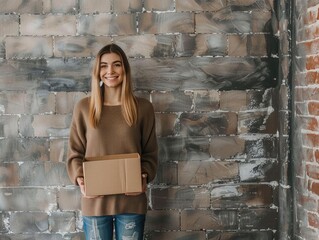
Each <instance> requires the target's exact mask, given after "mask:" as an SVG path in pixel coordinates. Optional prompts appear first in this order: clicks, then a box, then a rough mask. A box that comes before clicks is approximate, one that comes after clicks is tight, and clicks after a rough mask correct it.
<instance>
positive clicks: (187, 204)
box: [150, 187, 210, 210]
mask: <svg viewBox="0 0 319 240" xmlns="http://www.w3.org/2000/svg"><path fill="white" fill-rule="evenodd" d="M150 200H151V202H152V208H153V209H154V210H164V209H185V208H208V207H209V206H210V196H209V191H208V190H206V189H205V188H187V187H174V188H172V187H166V188H153V189H152V196H151V198H150Z"/></svg>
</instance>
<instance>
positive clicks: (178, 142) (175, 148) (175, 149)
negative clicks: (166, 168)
mask: <svg viewBox="0 0 319 240" xmlns="http://www.w3.org/2000/svg"><path fill="white" fill-rule="evenodd" d="M184 147H185V140H184V139H183V138H180V137H160V138H158V148H159V153H158V154H159V156H160V157H159V160H160V161H161V162H169V161H179V160H183V159H185V158H186V156H185V153H184V151H183V150H184Z"/></svg>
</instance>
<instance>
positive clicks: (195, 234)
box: [151, 231, 206, 240]
mask: <svg viewBox="0 0 319 240" xmlns="http://www.w3.org/2000/svg"><path fill="white" fill-rule="evenodd" d="M151 239H152V240H162V239H180V240H193V239H196V240H206V233H205V231H172V232H153V233H152V234H151Z"/></svg>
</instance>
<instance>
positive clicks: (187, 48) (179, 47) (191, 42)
mask: <svg viewBox="0 0 319 240" xmlns="http://www.w3.org/2000/svg"><path fill="white" fill-rule="evenodd" d="M196 36H197V35H195V34H178V35H177V36H176V56H178V57H191V56H193V54H194V53H195V49H196V42H195V39H196Z"/></svg>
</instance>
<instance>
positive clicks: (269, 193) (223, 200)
mask: <svg viewBox="0 0 319 240" xmlns="http://www.w3.org/2000/svg"><path fill="white" fill-rule="evenodd" d="M273 195H274V193H273V189H272V186H270V185H265V184H261V185H257V184H249V185H224V186H220V185H219V186H215V187H213V188H212V191H211V204H212V208H219V209H220V208H221V209H230V208H232V209H234V208H245V207H269V206H271V205H272V204H273Z"/></svg>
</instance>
